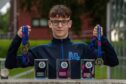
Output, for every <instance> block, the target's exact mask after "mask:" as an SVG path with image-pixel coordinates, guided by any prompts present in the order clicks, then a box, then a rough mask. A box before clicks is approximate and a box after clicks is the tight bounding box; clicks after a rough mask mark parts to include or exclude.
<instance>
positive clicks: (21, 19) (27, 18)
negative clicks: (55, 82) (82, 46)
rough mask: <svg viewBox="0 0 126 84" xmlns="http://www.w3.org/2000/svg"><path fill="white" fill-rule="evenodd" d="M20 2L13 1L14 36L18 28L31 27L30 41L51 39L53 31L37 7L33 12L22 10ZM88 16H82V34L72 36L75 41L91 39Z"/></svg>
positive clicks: (12, 25)
mask: <svg viewBox="0 0 126 84" xmlns="http://www.w3.org/2000/svg"><path fill="white" fill-rule="evenodd" d="M19 4H20V3H19V0H11V10H12V11H11V19H10V22H11V23H10V25H11V26H10V27H11V31H12V32H13V35H15V34H16V32H17V30H18V28H19V27H20V26H22V25H26V24H27V25H30V26H31V27H32V31H31V34H30V39H34V40H38V39H50V38H51V31H50V30H49V28H48V20H47V19H46V18H42V17H41V16H40V14H39V13H38V11H37V8H36V7H32V10H31V12H28V11H23V10H21V9H20V8H19V7H18V6H19ZM87 16H88V15H83V16H80V18H81V21H82V26H81V27H82V32H81V35H80V36H77V35H75V34H73V35H72V38H73V39H75V38H76V39H79V38H81V39H82V38H90V37H91V35H92V27H91V25H90V20H91V19H90V18H87Z"/></svg>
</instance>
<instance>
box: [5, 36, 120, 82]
mask: <svg viewBox="0 0 126 84" xmlns="http://www.w3.org/2000/svg"><path fill="white" fill-rule="evenodd" d="M101 40H102V51H103V52H102V58H103V60H104V64H105V65H108V66H116V65H118V63H119V62H118V58H117V55H116V53H115V51H114V49H113V47H112V46H111V44H110V43H109V42H108V40H107V39H106V38H105V37H104V36H102V38H101ZM20 44H21V38H20V37H18V35H16V37H15V38H14V39H13V41H12V44H11V45H10V48H9V50H8V53H7V57H6V61H5V66H6V68H8V69H12V68H17V67H27V66H33V65H34V59H48V60H49V70H48V76H49V78H50V79H54V78H56V60H57V59H69V60H71V78H72V79H79V78H80V59H96V58H97V50H96V48H97V37H93V39H92V40H91V43H90V44H89V45H87V44H85V43H73V42H71V40H70V39H69V38H66V39H62V40H61V39H55V38H53V39H52V41H51V42H50V43H49V44H46V45H39V46H36V47H33V48H30V49H29V51H28V56H27V58H26V59H27V61H24V60H23V59H24V57H23V56H17V51H18V48H19V46H20Z"/></svg>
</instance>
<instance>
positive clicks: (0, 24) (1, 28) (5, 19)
mask: <svg viewBox="0 0 126 84" xmlns="http://www.w3.org/2000/svg"><path fill="white" fill-rule="evenodd" d="M8 28H9V12H7V13H6V14H0V33H6V32H8Z"/></svg>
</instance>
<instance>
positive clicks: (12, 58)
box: [5, 35, 34, 69]
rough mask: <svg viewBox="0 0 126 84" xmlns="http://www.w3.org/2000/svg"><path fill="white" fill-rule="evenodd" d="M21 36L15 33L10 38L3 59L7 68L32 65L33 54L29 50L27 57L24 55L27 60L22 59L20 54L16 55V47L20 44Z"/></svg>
mask: <svg viewBox="0 0 126 84" xmlns="http://www.w3.org/2000/svg"><path fill="white" fill-rule="evenodd" d="M21 40H22V39H21V38H20V37H19V36H18V35H16V36H15V38H14V39H13V40H12V43H11V45H10V47H9V49H8V53H7V56H6V60H5V67H6V68H8V69H12V68H16V67H26V66H30V65H33V63H34V60H33V59H34V58H33V54H32V53H31V52H30V51H29V52H28V57H26V56H25V57H26V59H27V62H26V61H23V59H24V57H23V56H22V55H20V56H17V52H18V48H19V47H20V44H21ZM29 60H30V61H29Z"/></svg>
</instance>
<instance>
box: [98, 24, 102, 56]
mask: <svg viewBox="0 0 126 84" xmlns="http://www.w3.org/2000/svg"><path fill="white" fill-rule="evenodd" d="M97 29H98V30H97V37H98V58H101V57H102V49H101V26H100V25H98V28H97Z"/></svg>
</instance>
